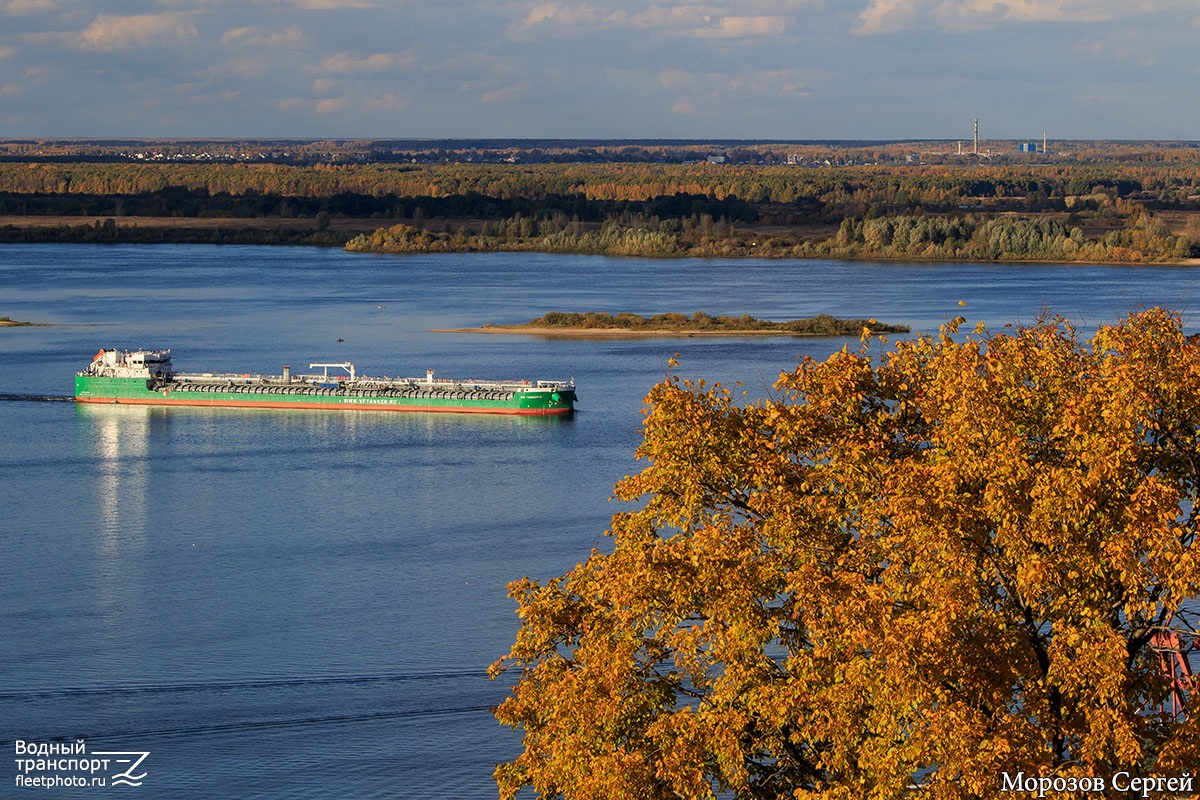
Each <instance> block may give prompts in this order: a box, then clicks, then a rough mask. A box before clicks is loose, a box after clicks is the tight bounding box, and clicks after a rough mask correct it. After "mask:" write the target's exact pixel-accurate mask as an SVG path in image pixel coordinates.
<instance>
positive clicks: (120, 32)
mask: <svg viewBox="0 0 1200 800" xmlns="http://www.w3.org/2000/svg"><path fill="white" fill-rule="evenodd" d="M195 36H196V26H195V25H194V24H193V23H192V19H191V16H190V15H188V14H183V13H176V12H169V13H165V14H135V15H133V16H127V17H121V16H116V15H114V14H101V15H100V16H98V17H96V19H95V20H94V21H93V22H92V24H91V25H88V26H87V28H85V29H84V30H83V32H82V33H80V34H79V35H78V36H77V37H76V39H75V42H76V46H77V47H79V49H81V50H92V51H98V52H103V53H111V52H115V51H118V50H132V49H135V48H138V47H169V46H172V45H176V44H179V43H181V42H185V41H187V40H189V39H193V38H195Z"/></svg>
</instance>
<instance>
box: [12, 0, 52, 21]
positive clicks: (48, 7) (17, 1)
mask: <svg viewBox="0 0 1200 800" xmlns="http://www.w3.org/2000/svg"><path fill="white" fill-rule="evenodd" d="M57 5H58V4H57V3H56V2H55V0H7V2H0V13H3V14H8V15H10V16H14V17H23V16H27V15H29V14H42V13H45V12H47V11H53V10H54V9H55V8H56V7H57Z"/></svg>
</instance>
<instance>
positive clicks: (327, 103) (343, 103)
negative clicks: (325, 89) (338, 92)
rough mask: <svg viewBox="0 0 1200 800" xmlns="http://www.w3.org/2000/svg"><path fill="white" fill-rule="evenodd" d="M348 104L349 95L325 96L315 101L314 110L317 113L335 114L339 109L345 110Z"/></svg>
mask: <svg viewBox="0 0 1200 800" xmlns="http://www.w3.org/2000/svg"><path fill="white" fill-rule="evenodd" d="M349 105H350V98H349V97H326V98H323V99H321V100H318V101H317V105H316V112H317V113H318V114H336V113H337V112H339V111H345V110H346V109H347V108H348V107H349Z"/></svg>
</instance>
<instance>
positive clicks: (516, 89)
mask: <svg viewBox="0 0 1200 800" xmlns="http://www.w3.org/2000/svg"><path fill="white" fill-rule="evenodd" d="M529 88H530V86H529V82H528V81H521V82H520V83H514V84H512V85H511V86H503V87H501V88H499V89H493V90H491V91H490V92H484V93H483V95H481V96H480V98H479V100H480V102H483V103H489V104H498V103H511V102H512V101H514V100H519V99H521V98H522V97H525V96H526V95H528V94H529Z"/></svg>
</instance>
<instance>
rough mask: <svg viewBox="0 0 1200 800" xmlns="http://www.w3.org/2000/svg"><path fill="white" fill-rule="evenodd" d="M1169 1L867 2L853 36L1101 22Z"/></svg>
mask: <svg viewBox="0 0 1200 800" xmlns="http://www.w3.org/2000/svg"><path fill="white" fill-rule="evenodd" d="M1171 5H1172V4H1171V2H1170V0H1144V2H1141V3H1137V2H1127V0H869V2H868V3H867V7H866V8H864V9H863V10H862V12H861V13H859V15H858V25H857V26H856V27H855V29H854V31H855V33H861V34H875V33H892V32H895V31H899V30H907V29H910V28H913V27H916V26H918V25H933V26H935V27H937V28H940V29H942V30H974V29H979V28H988V27H994V26H996V25H1010V24H1024V23H1043V22H1060V23H1061V22H1068V23H1077V24H1084V23H1095V22H1105V21H1108V20H1112V19H1117V18H1121V17H1125V16H1135V15H1138V14H1144V13H1147V12H1149V11H1153V10H1155V9H1165V8H1170V7H1171Z"/></svg>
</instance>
